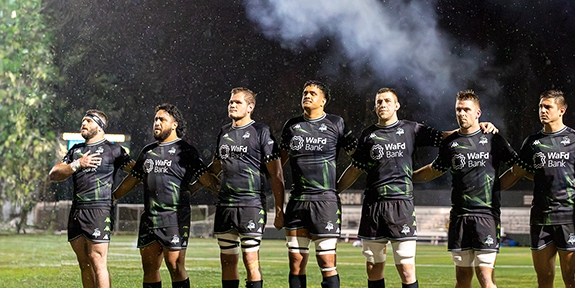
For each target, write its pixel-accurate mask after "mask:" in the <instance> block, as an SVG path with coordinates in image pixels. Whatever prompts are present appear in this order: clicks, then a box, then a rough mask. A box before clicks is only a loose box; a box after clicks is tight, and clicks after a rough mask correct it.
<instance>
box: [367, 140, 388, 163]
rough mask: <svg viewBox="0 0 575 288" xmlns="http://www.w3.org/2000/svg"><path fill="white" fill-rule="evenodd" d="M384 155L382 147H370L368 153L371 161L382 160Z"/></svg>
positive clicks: (376, 145)
mask: <svg viewBox="0 0 575 288" xmlns="http://www.w3.org/2000/svg"><path fill="white" fill-rule="evenodd" d="M384 153H385V151H384V150H383V147H382V146H381V145H379V144H375V145H373V146H371V151H370V152H369V156H370V157H371V159H373V160H380V159H381V158H383V154H384Z"/></svg>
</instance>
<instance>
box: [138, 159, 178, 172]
mask: <svg viewBox="0 0 575 288" xmlns="http://www.w3.org/2000/svg"><path fill="white" fill-rule="evenodd" d="M170 167H172V160H167V159H156V160H152V159H146V161H144V169H145V170H146V173H150V172H152V171H153V172H154V173H168V169H169V168H170Z"/></svg>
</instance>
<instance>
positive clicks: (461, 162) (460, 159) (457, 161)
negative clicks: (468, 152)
mask: <svg viewBox="0 0 575 288" xmlns="http://www.w3.org/2000/svg"><path fill="white" fill-rule="evenodd" d="M451 165H452V166H453V169H455V170H461V169H463V167H465V156H463V154H459V153H458V154H455V156H453V159H451Z"/></svg>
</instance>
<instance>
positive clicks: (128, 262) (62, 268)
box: [0, 235, 563, 288]
mask: <svg viewBox="0 0 575 288" xmlns="http://www.w3.org/2000/svg"><path fill="white" fill-rule="evenodd" d="M135 240H136V236H134V235H131V236H114V237H113V238H112V243H111V245H110V251H109V256H108V266H109V270H110V274H111V276H112V284H113V286H114V287H130V288H131V287H141V277H142V270H141V267H140V256H139V253H138V250H137V249H136V248H135ZM388 247H389V246H388ZM312 250H313V249H312ZM390 250H391V249H389V248H388V259H389V260H390V261H388V262H392V261H393V256H391V255H390V252H391V251H390ZM260 253H261V263H262V270H263V277H264V283H265V286H266V287H287V275H288V263H287V251H286V248H285V243H284V241H282V240H264V241H263V242H262V248H261V252H260ZM312 253H313V251H312ZM312 255H313V254H312ZM218 257H219V250H218V245H217V243H216V241H215V239H191V241H190V246H189V248H188V252H187V261H186V267H187V270H188V274H189V275H190V279H191V283H192V287H220V266H219V260H218ZM416 259H417V260H416V261H417V277H418V279H419V283H420V287H453V286H454V268H453V264H452V262H451V259H450V254H449V253H448V252H447V251H446V248H445V246H444V245H439V246H430V245H418V248H417V258H416ZM312 260H314V261H310V263H309V264H308V284H309V285H308V287H320V285H319V283H320V282H321V276H320V272H319V269H318V268H317V265H316V263H315V259H312ZM240 265H241V263H240ZM337 266H338V271H339V273H340V277H341V287H366V286H367V285H366V276H365V263H364V258H363V256H362V255H361V248H358V247H352V244H351V243H340V244H339V246H338V265H337ZM385 269H386V284H387V287H401V284H400V281H399V277H398V275H397V272H396V271H395V267H394V266H393V264H390V263H388V265H387V266H386V268H385ZM161 273H162V279H163V282H164V287H171V285H170V280H169V275H168V272H167V270H166V269H165V268H164V267H163V268H162V270H161ZM240 277H241V279H242V281H241V282H242V284H240V287H241V286H243V279H244V277H245V272H244V271H242V269H240ZM560 277H561V276H560V271H559V270H557V275H556V276H555V286H556V287H562V286H563V283H562V282H561V280H560ZM0 279H1V280H0V287H80V286H81V284H80V273H79V268H78V267H77V264H76V259H75V255H74V253H73V251H72V249H71V248H70V246H69V244H68V243H67V241H66V236H64V235H62V236H55V235H50V236H45V235H11V236H0ZM495 279H496V281H497V284H498V286H499V287H522V288H524V287H536V285H535V281H536V280H535V279H536V278H535V272H534V270H533V268H532V265H531V254H530V251H529V249H528V248H526V247H503V248H502V249H501V253H500V254H499V255H498V258H497V267H496V269H495ZM473 287H479V284H478V283H477V281H476V280H474V284H473Z"/></svg>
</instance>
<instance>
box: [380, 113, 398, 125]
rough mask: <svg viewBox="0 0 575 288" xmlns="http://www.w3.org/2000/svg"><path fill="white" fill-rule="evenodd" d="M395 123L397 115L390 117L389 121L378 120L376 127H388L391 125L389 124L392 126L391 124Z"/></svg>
mask: <svg viewBox="0 0 575 288" xmlns="http://www.w3.org/2000/svg"><path fill="white" fill-rule="evenodd" d="M397 121H398V119H397V114H394V115H393V116H391V118H389V119H382V118H379V122H378V124H377V125H379V126H388V125H391V124H393V123H395V122H397Z"/></svg>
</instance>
